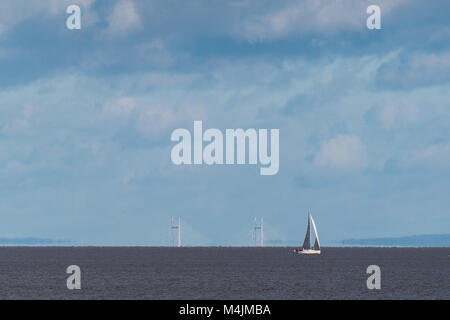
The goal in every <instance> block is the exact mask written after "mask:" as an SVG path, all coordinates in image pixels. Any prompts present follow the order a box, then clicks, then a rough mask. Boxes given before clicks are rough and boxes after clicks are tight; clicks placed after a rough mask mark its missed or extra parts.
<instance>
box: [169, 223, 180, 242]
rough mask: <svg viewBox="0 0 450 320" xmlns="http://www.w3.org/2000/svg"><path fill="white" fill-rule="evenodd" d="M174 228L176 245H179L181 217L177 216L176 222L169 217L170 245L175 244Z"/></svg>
mask: <svg viewBox="0 0 450 320" xmlns="http://www.w3.org/2000/svg"><path fill="white" fill-rule="evenodd" d="M174 230H177V247H181V217H178V224H174V221H173V217H171V219H170V246H171V247H174V246H175V237H174V234H173V233H174Z"/></svg>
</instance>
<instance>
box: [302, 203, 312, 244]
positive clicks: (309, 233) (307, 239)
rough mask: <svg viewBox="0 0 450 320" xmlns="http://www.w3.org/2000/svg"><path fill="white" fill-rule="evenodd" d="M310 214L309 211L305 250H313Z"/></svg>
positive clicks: (304, 242)
mask: <svg viewBox="0 0 450 320" xmlns="http://www.w3.org/2000/svg"><path fill="white" fill-rule="evenodd" d="M310 215H311V214H310V212H309V210H308V228H307V229H306V236H305V241H303V249H311V224H310V222H309V220H310V219H309V217H310Z"/></svg>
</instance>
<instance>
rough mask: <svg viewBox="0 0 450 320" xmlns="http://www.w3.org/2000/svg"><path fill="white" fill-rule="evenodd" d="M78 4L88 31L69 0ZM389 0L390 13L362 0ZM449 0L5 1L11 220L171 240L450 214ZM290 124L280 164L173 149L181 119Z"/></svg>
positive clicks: (13, 227) (6, 220)
mask: <svg viewBox="0 0 450 320" xmlns="http://www.w3.org/2000/svg"><path fill="white" fill-rule="evenodd" d="M70 4H78V5H80V7H81V9H82V28H81V30H68V29H67V28H66V19H67V17H68V15H67V14H66V8H67V6H68V5H70ZM370 4H378V5H379V6H380V7H381V14H382V16H381V18H382V21H381V24H382V29H381V30H368V29H367V28H366V19H367V14H366V8H367V6H368V5H370ZM449 21H450V3H449V2H448V1H446V0H433V1H426V2H425V1H419V0H408V1H406V0H377V1H363V0H358V1H357V0H347V1H341V0H333V1H325V0H305V1H269V0H267V1H260V0H258V1H256V0H255V1H251V0H230V1H194V0H192V1H147V0H127V1H125V0H118V1H105V0H78V1H76V0H41V1H29V0H2V1H1V2H0V115H1V116H0V217H1V223H0V237H27V236H34V237H45V238H54V239H67V240H72V241H74V243H78V244H105V245H114V244H115V245H133V244H136V245H146V244H148V245H167V244H168V243H169V220H170V216H172V215H174V216H178V215H180V216H182V224H183V235H182V237H183V242H184V244H186V245H249V244H251V227H252V218H253V217H254V216H258V217H264V221H265V231H266V233H265V238H266V240H267V241H268V242H269V243H270V242H271V241H272V242H273V241H286V243H287V242H289V241H298V242H299V243H301V242H302V241H303V236H304V232H305V227H306V214H307V209H308V208H311V211H312V214H313V216H314V218H315V220H316V224H317V226H318V228H319V235H320V238H321V242H322V244H324V245H327V244H328V245H335V244H336V243H337V242H338V241H339V240H341V239H343V238H352V237H353V238H362V237H383V236H404V235H411V234H430V233H448V232H449V230H450V197H449V195H448V194H449V187H450V22H449ZM194 120H202V121H203V126H204V127H205V128H220V129H222V130H225V128H279V129H280V170H279V173H278V174H277V175H274V176H261V175H260V174H259V168H258V167H256V166H247V165H244V166H175V165H174V164H172V162H171V160H170V151H171V148H172V147H173V145H174V144H173V143H172V142H171V141H170V134H171V132H172V131H173V130H174V129H176V128H187V129H189V130H191V131H192V127H193V121H194Z"/></svg>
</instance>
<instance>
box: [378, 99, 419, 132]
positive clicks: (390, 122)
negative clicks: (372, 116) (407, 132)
mask: <svg viewBox="0 0 450 320" xmlns="http://www.w3.org/2000/svg"><path fill="white" fill-rule="evenodd" d="M378 115H379V118H380V120H381V122H382V124H383V126H384V127H385V128H386V129H391V128H393V127H396V126H398V125H408V124H412V123H415V122H417V121H418V120H419V119H420V109H419V108H418V107H417V105H415V104H414V103H413V102H410V101H407V100H394V101H389V102H388V103H386V104H385V105H383V106H381V107H380V109H379V110H378Z"/></svg>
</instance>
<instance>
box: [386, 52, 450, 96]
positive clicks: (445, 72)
mask: <svg viewBox="0 0 450 320" xmlns="http://www.w3.org/2000/svg"><path fill="white" fill-rule="evenodd" d="M378 77H379V83H380V84H381V85H384V86H393V87H405V88H409V87H415V86H420V85H429V84H436V83H442V82H446V81H449V80H450V51H444V52H440V53H425V52H419V53H414V54H411V55H409V56H407V57H406V58H405V57H403V56H401V55H400V56H399V57H398V58H397V59H393V60H392V61H388V62H386V63H385V64H384V65H383V66H382V67H381V68H380V72H379V75H378Z"/></svg>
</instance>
